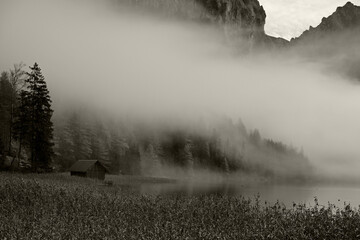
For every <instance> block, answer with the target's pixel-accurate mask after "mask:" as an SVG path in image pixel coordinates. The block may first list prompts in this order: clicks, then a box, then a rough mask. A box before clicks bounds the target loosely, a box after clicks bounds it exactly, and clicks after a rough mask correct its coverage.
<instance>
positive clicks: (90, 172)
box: [70, 160, 108, 180]
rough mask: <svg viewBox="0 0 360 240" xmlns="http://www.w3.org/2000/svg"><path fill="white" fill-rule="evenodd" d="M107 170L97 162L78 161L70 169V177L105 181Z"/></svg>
mask: <svg viewBox="0 0 360 240" xmlns="http://www.w3.org/2000/svg"><path fill="white" fill-rule="evenodd" d="M107 172H108V170H107V169H106V168H105V167H104V165H102V164H101V163H100V162H99V161H98V160H79V161H77V162H76V163H74V165H72V166H71V168H70V174H71V176H78V177H88V178H97V179H100V180H104V179H105V173H107Z"/></svg>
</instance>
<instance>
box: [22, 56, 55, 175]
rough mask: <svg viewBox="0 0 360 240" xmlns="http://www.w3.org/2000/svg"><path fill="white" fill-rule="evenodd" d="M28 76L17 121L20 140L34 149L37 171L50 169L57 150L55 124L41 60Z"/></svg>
mask: <svg viewBox="0 0 360 240" xmlns="http://www.w3.org/2000/svg"><path fill="white" fill-rule="evenodd" d="M30 69H31V72H30V73H27V76H28V77H27V79H25V84H26V89H25V90H22V91H21V93H20V107H19V118H18V123H17V130H18V136H19V138H20V142H21V143H23V144H24V145H26V146H27V147H28V148H29V149H30V154H31V155H30V156H31V157H30V160H31V166H32V170H33V171H37V170H38V169H39V168H48V167H49V165H50V163H51V158H52V156H53V154H54V152H53V145H54V144H53V142H52V140H53V123H52V121H51V117H52V114H53V110H52V109H51V99H50V96H49V91H48V89H47V86H46V82H45V78H44V76H43V75H42V73H41V69H40V67H39V66H38V64H37V63H35V64H34V66H33V67H30Z"/></svg>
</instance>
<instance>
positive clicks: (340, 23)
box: [291, 2, 360, 42]
mask: <svg viewBox="0 0 360 240" xmlns="http://www.w3.org/2000/svg"><path fill="white" fill-rule="evenodd" d="M358 27H360V7H358V6H355V5H354V4H353V3H351V2H347V3H346V4H345V5H344V6H343V7H338V8H337V9H336V11H335V12H334V13H333V14H332V15H330V16H329V17H327V18H325V17H324V18H323V19H322V21H321V23H320V24H319V25H318V26H317V27H315V28H314V27H312V26H310V28H309V30H306V31H305V32H304V33H303V34H302V35H301V36H300V37H298V38H295V39H292V40H291V42H299V41H304V40H313V39H318V38H322V37H326V36H328V35H331V34H333V33H335V34H338V33H339V32H341V31H345V30H349V29H352V28H358Z"/></svg>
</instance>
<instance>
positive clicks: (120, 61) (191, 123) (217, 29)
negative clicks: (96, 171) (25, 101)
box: [0, 0, 360, 180]
mask: <svg viewBox="0 0 360 240" xmlns="http://www.w3.org/2000/svg"><path fill="white" fill-rule="evenodd" d="M38 2H39V3H41V7H39V8H38V7H36V6H33V5H31V4H30V3H27V2H25V1H16V2H15V3H12V5H13V7H14V8H16V9H17V11H18V13H19V16H21V17H13V16H9V15H7V14H6V13H5V14H4V15H3V18H7V17H8V19H9V20H8V21H7V24H5V23H2V24H1V28H2V29H3V30H4V35H6V33H9V32H11V33H12V38H11V39H7V38H5V39H4V41H3V43H2V44H1V49H0V50H1V52H3V56H6V58H1V60H0V64H1V66H2V69H9V68H11V64H12V63H14V62H19V59H20V60H22V61H23V62H25V63H28V64H30V63H32V62H35V61H36V62H39V64H40V66H41V67H42V69H43V73H44V76H45V78H46V80H47V82H48V86H49V90H50V94H51V96H52V100H53V108H54V110H55V111H54V116H53V122H54V144H55V145H54V152H55V155H54V158H53V163H54V166H55V167H56V169H58V170H66V169H68V168H69V167H70V166H71V165H72V164H73V163H74V162H75V161H76V160H78V159H99V160H100V161H101V162H102V163H103V164H104V165H105V166H107V167H108V168H109V169H111V172H112V173H123V174H142V175H150V176H169V175H167V174H169V173H170V175H171V174H174V172H172V171H170V170H169V168H171V167H175V168H176V169H180V170H179V171H178V172H181V175H185V176H186V177H191V176H193V175H196V172H197V171H199V172H200V171H201V170H209V171H211V172H220V173H223V174H224V175H233V174H234V175H237V174H241V173H243V174H249V175H252V174H253V175H256V176H260V177H264V178H266V179H270V180H278V179H287V180H288V179H293V180H306V179H309V178H311V177H313V176H315V175H319V174H321V175H322V174H324V175H325V174H329V173H334V171H335V170H336V171H337V172H338V173H339V174H345V173H348V174H350V175H351V174H356V172H351V170H352V169H354V166H358V162H357V160H358V158H359V157H360V154H359V151H358V146H357V142H358V140H359V136H358V134H357V133H358V132H359V130H360V129H359V128H360V127H359V126H358V124H357V122H358V119H357V118H358V112H359V110H360V105H359V104H358V103H359V102H360V101H359V100H360V99H359V96H358V95H359V94H358V87H359V86H358V80H359V79H360V75H359V70H358V67H357V66H358V63H359V59H360V58H359V56H360V52H359V48H358V47H357V46H358V42H359V41H358V40H359V31H358V30H359V29H358V27H352V26H351V27H344V29H335V30H334V29H333V30H332V31H331V32H329V33H326V34H322V35H321V36H320V34H319V33H314V34H313V36H310V37H307V38H306V39H305V37H304V39H303V40H302V38H301V37H300V38H299V39H295V40H292V41H290V42H289V41H287V40H285V39H280V38H274V37H271V36H268V35H266V33H265V32H264V24H265V18H266V14H265V10H264V9H263V8H262V7H261V6H260V4H259V3H258V2H257V1H224V0H223V1H220V0H219V1H215V0H214V1H201V0H199V1H190V0H189V1H161V0H157V1H136V2H134V1H115V0H111V1H107V2H104V3H99V2H95V1H87V2H84V1H78V2H76V3H72V2H71V3H70V1H64V2H62V3H58V2H56V3H55V2H47V1H38ZM348 7H349V8H355V6H354V7H352V6H350V5H349V6H348ZM30 13H36V14H34V15H35V17H33V18H32V21H33V26H36V28H37V29H38V30H39V32H40V33H38V34H34V29H33V28H27V27H22V28H21V29H22V30H21V31H15V32H13V29H18V26H23V19H25V18H26V16H28V15H29V14H30ZM65 14H66V17H64V16H65ZM340 15H341V14H340ZM341 16H342V15H341ZM44 19H46V21H45V20H44ZM337 19H340V20H341V18H337ZM2 22H3V21H2ZM355 26H356V25H355ZM42 31H43V32H42ZM309 31H312V29H310V30H309ZM324 31H325V30H324ZM36 32H37V31H36ZM41 32H42V33H41ZM23 36H27V39H26V44H24V42H23V40H22V39H23ZM29 46H31V47H29ZM2 111H4V112H6V111H7V109H6V108H2ZM1 118H2V121H3V122H6V121H7V116H6V114H2V115H1ZM2 126H3V131H2V132H3V135H2V136H1V137H2V139H6V138H8V136H7V135H6V134H4V132H6V131H5V130H4V129H7V128H8V126H7V125H6V124H3V125H2ZM7 142H8V141H4V143H5V144H4V149H8V148H9V146H8V145H6V144H7ZM12 144H13V145H14V148H16V146H17V145H18V143H17V142H13V143H12ZM8 155H10V156H11V155H12V154H11V153H10V154H8ZM28 155H29V153H28V152H27V151H26V150H25V149H24V150H23V151H22V153H21V154H20V155H19V156H18V157H19V159H20V160H19V163H18V164H19V165H21V164H20V162H21V161H25V159H26V158H27V157H28ZM343 161H345V162H347V163H348V164H347V165H346V166H342V169H339V166H341V165H342V162H343ZM353 171H354V170H353Z"/></svg>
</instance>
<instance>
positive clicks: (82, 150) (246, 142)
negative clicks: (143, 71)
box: [0, 63, 310, 177]
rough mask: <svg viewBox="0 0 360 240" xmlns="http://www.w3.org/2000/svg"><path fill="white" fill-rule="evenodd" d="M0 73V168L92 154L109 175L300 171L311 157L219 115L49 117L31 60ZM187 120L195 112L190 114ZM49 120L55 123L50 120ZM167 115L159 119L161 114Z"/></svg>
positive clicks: (48, 165)
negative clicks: (179, 121) (182, 120)
mask: <svg viewBox="0 0 360 240" xmlns="http://www.w3.org/2000/svg"><path fill="white" fill-rule="evenodd" d="M23 68H24V64H17V65H14V68H13V69H11V70H9V71H4V72H2V73H1V77H0V167H1V168H3V169H4V168H17V169H26V170H28V171H33V172H39V171H50V170H56V171H67V170H68V169H69V168H70V166H71V165H72V164H74V163H75V162H76V161H77V160H80V159H96V160H99V161H100V162H102V164H103V165H104V166H106V167H107V168H108V169H109V171H110V172H111V173H113V174H141V175H152V176H154V175H162V174H164V169H167V167H173V166H176V167H178V168H180V169H183V170H185V171H186V172H188V173H189V174H191V173H192V172H193V171H194V170H196V169H202V170H203V169H208V170H212V171H217V172H222V173H225V174H230V173H232V172H249V173H252V172H255V173H259V174H260V175H266V176H270V177H272V176H277V175H281V174H290V173H291V175H296V174H299V175H301V174H303V173H304V172H306V171H309V169H310V164H309V161H308V159H307V157H306V156H305V155H304V154H303V151H302V150H300V151H299V150H297V149H296V148H294V147H291V146H288V145H286V144H284V143H282V142H280V141H274V140H272V139H266V138H262V137H261V135H260V132H259V131H258V130H256V129H255V130H252V131H248V130H247V129H246V127H245V125H244V124H243V123H242V121H241V120H240V119H239V121H238V122H237V123H234V122H233V121H232V119H230V118H227V117H225V116H216V117H213V116H212V117H207V118H205V120H204V119H198V120H194V122H192V123H189V124H188V125H186V126H185V125H176V124H171V123H166V124H163V123H160V124H158V125H156V124H155V125H151V124H149V123H147V122H146V121H145V122H142V121H141V120H138V119H128V120H126V118H120V119H115V118H112V117H110V116H107V117H106V116H105V115H106V114H102V115H101V117H100V116H99V115H96V114H95V112H96V109H91V110H79V109H67V110H66V111H65V112H63V113H61V114H58V115H57V116H55V117H54V119H52V116H53V110H52V107H51V103H52V101H51V98H50V95H49V91H48V89H47V84H46V82H45V78H44V76H43V74H42V72H41V69H40V67H39V65H38V64H37V63H35V64H34V65H33V66H31V67H30V71H29V72H26V71H24V70H23ZM194 119H196V118H195V117H194ZM53 121H54V123H55V124H53ZM165 122H166V121H165Z"/></svg>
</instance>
